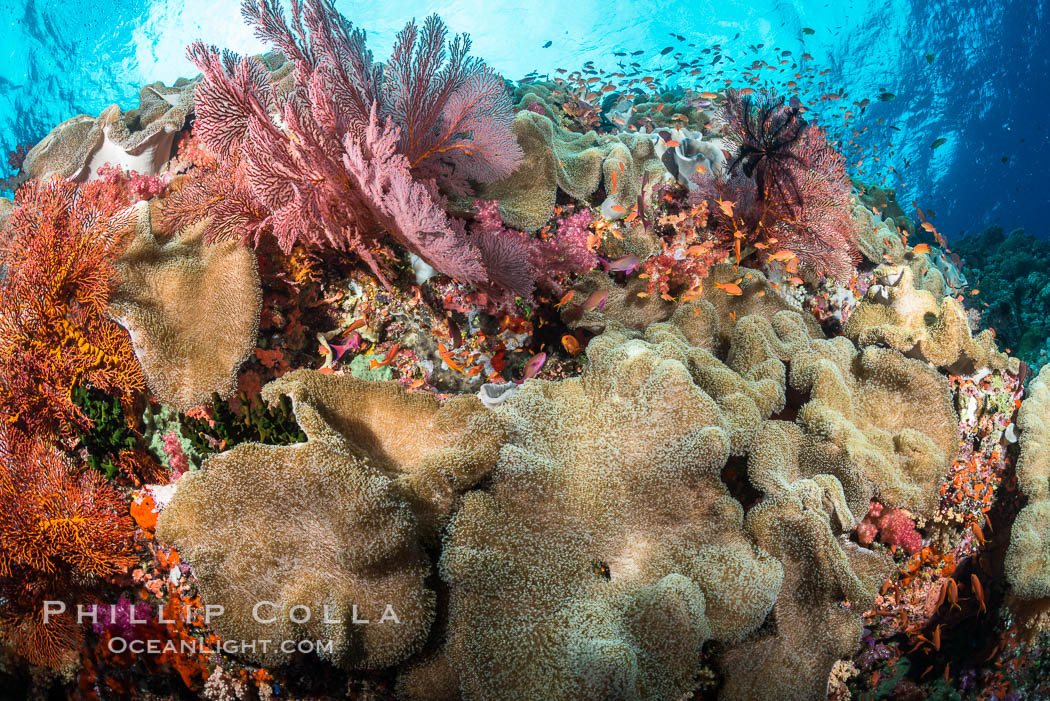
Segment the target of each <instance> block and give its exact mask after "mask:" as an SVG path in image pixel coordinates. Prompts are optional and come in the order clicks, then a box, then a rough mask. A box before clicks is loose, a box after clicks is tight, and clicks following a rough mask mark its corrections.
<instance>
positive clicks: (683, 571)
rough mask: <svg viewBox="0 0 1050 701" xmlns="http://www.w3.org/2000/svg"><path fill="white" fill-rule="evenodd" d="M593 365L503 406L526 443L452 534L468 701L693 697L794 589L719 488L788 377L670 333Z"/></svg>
mask: <svg viewBox="0 0 1050 701" xmlns="http://www.w3.org/2000/svg"><path fill="white" fill-rule="evenodd" d="M588 357H589V358H590V360H591V364H590V366H589V367H588V369H587V370H586V372H585V373H584V375H583V376H582V377H579V378H571V379H568V380H565V381H562V382H539V381H532V382H528V383H526V384H525V385H524V386H523V388H522V390H521V391H520V392H518V393H517V394H515V395H514V396H513V397H512V398H510V399H509V400H507V401H506V402H504V403H503V404H502V405H501V406H500V407H499V408H498V409H497V410H496V413H498V414H500V415H501V416H502V417H505V418H506V419H507V420H508V421H509V422H510V423H511V424H512V425H513V426H514V427H515V429H516V430H515V434H514V437H513V438H512V439H511V441H510V443H509V444H508V445H507V446H505V447H504V448H503V450H502V452H501V454H500V460H499V463H498V465H497V466H496V469H495V470H494V471H493V473H492V474H491V475H490V477H489V478H488V480H487V481H486V485H487V487H486V489H484V490H479V491H472V492H469V493H468V494H467V495H466V496H464V498H463V503H462V506H461V507H460V509H459V510H458V512H457V513H456V515H455V517H454V519H453V521H452V523H451V524H450V527H449V531H448V535H447V536H446V540H445V547H444V553H443V555H442V560H441V571H442V576H443V578H445V579H446V581H448V583H449V585H450V587H451V591H452V600H451V604H450V623H449V642H448V656H449V659H450V661H451V666H452V669H453V670H454V671H455V672H456V673H457V674H458V676H459V680H460V686H461V689H462V693H463V696H464V698H468V699H507V700H510V699H535V698H545V699H582V698H637V699H671V698H678V697H679V696H681V695H682V694H683V693H685V692H687V691H689V689H690V688H691V686H692V682H693V678H694V676H695V675H696V674H697V672H698V671H699V668H698V663H699V657H700V650H701V646H702V645H703V643H704V641H705V640H707V639H709V638H711V637H714V638H715V639H718V640H723V641H738V640H740V639H741V638H743V636H744V635H746V634H747V633H748V632H750V631H751V630H753V629H755V628H757V627H758V626H759V625H760V624H761V622H762V621H763V620H764V619H765V617H766V615H767V613H768V612H769V610H770V607H771V606H772V604H773V601H774V600H775V598H776V595H777V592H778V591H779V588H780V583H781V579H782V569H781V566H780V564H779V562H777V561H776V560H775V559H773V558H770V557H769V556H768V555H767V554H766V553H764V552H762V551H760V550H758V549H756V548H755V546H754V544H753V542H752V541H751V540H750V538H749V537H748V535H747V533H746V531H745V529H744V513H743V509H742V507H741V505H740V504H739V503H738V502H737V501H736V500H735V499H734V498H733V497H732V496H731V495H730V494H729V492H728V491H727V489H726V487H725V486H724V485H723V483H722V481H721V479H720V477H719V475H720V473H721V470H722V467H723V466H724V464H725V462H726V460H727V458H728V457H729V455H730V453H731V452H734V451H739V450H741V449H742V447H743V445H744V444H746V442H747V440H746V439H747V436H748V435H749V433H751V432H753V430H754V428H755V427H756V426H757V424H758V422H759V421H760V420H761V415H762V414H768V412H769V411H770V410H771V409H772V408H774V407H773V406H771V404H774V403H775V402H776V396H777V394H778V388H777V386H776V385H777V383H776V382H775V381H773V380H769V379H761V380H757V381H756V382H755V383H753V384H752V383H749V382H747V381H745V380H744V379H743V378H741V377H740V376H739V375H737V374H736V373H734V372H733V371H731V370H729V369H728V368H726V367H725V366H724V365H722V364H721V363H720V362H719V361H718V360H716V359H715V358H713V357H712V356H711V355H710V354H709V353H707V352H706V351H703V350H702V349H698V348H695V347H693V346H691V344H689V342H688V341H687V340H686V338H685V336H684V335H683V334H682V332H681V331H680V330H679V329H678V328H677V327H676V326H674V325H671V324H656V325H654V326H652V327H650V330H649V332H647V334H646V340H642V339H640V338H637V336H636V335H635V334H632V333H629V332H627V331H625V330H622V327H621V329H620V330H615V331H607V332H606V334H605V335H603V336H601V337H598V338H597V339H595V340H593V341H591V343H590V345H589V346H588ZM782 370H783V368H782V367H781V371H782ZM781 387H782V385H781ZM753 396H755V397H760V402H761V403H762V404H766V406H764V407H762V409H764V411H763V410H761V409H760V408H759V407H758V406H756V403H755V401H754V399H753V398H752V397H753Z"/></svg>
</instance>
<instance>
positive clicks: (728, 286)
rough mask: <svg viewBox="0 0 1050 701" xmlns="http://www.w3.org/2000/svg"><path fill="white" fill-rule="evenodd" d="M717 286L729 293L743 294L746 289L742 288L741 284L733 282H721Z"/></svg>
mask: <svg viewBox="0 0 1050 701" xmlns="http://www.w3.org/2000/svg"><path fill="white" fill-rule="evenodd" d="M715 287H716V288H717V289H719V290H722V291H723V292H725V293H726V294H727V295H734V296H736V295H742V294H744V291H743V290H741V289H740V286H739V285H736V284H733V283H732V282H720V283H718V284H717V285H715Z"/></svg>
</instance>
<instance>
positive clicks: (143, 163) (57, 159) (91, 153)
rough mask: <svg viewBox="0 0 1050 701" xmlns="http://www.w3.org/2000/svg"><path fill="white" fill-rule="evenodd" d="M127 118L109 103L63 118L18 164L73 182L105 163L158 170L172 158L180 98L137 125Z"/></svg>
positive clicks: (181, 112)
mask: <svg viewBox="0 0 1050 701" xmlns="http://www.w3.org/2000/svg"><path fill="white" fill-rule="evenodd" d="M154 109H155V108H154ZM151 116H153V115H152V114H151ZM129 121H133V120H129V119H128V115H126V114H125V113H123V112H121V110H120V107H118V106H117V105H110V106H109V107H107V108H106V109H105V110H103V111H102V114H100V115H99V116H98V117H89V116H87V115H79V116H77V117H73V118H72V119H67V120H66V121H64V122H62V123H61V124H59V125H58V126H57V127H55V128H54V129H52V130H51V133H50V134H48V135H47V136H45V137H44V139H43V141H41V142H40V143H38V144H37V145H36V146H34V147H33V148H32V149H30V151H29V153H28V154H27V155H26V160H25V164H24V165H23V168H24V170H25V172H26V173H29V174H30V175H32V176H33V177H44V178H46V177H48V176H49V175H52V174H55V175H58V176H59V177H62V178H67V179H69V180H75V181H77V182H87V181H90V180H94V179H96V178H97V177H98V169H99V167H100V166H102V165H105V164H106V163H111V164H113V165H114V166H118V167H120V168H121V169H124V170H134V171H137V172H139V173H143V174H146V175H155V174H157V173H159V172H160V171H161V169H162V168H163V167H164V164H165V163H167V162H168V159H169V158H171V152H172V144H173V142H174V139H175V134H176V133H177V132H178V131H179V130H180V129H182V126H183V123H184V122H185V121H186V108H185V107H184V106H182V105H181V103H180V105H175V106H170V109H168V110H167V111H166V112H165V113H164V114H163V115H162V116H160V117H156V116H153V121H151V122H150V123H149V125H148V126H145V127H143V128H141V129H139V130H137V131H136V130H133V129H132V128H131V126H129Z"/></svg>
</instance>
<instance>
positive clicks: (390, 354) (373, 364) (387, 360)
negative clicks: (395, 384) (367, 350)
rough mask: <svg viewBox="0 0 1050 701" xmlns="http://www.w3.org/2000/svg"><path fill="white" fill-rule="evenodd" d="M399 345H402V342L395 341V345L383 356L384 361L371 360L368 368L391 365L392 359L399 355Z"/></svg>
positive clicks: (373, 368)
mask: <svg viewBox="0 0 1050 701" xmlns="http://www.w3.org/2000/svg"><path fill="white" fill-rule="evenodd" d="M399 347H400V344H399V343H395V344H394V345H393V347H392V348H391V349H390V350H389V351H388V352H387V354H386V357H385V358H383V360H382V362H380V361H378V360H373V361H372V362H370V363H369V364H368V368H369V369H370V370H375V369H376V368H381V367H385V366H387V365H389V364H390V361H392V360H393V359H394V356H395V355H397V350H398V348H399Z"/></svg>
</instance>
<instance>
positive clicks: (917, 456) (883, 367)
mask: <svg viewBox="0 0 1050 701" xmlns="http://www.w3.org/2000/svg"><path fill="white" fill-rule="evenodd" d="M790 384H791V387H792V388H793V389H795V390H796V391H797V392H800V393H802V394H803V395H804V396H808V397H809V401H808V402H806V403H805V404H804V405H803V406H802V407H801V408H800V409H799V410H798V417H797V419H796V422H797V424H798V426H799V428H800V429H801V432H802V434H803V439H802V457H801V458H800V464H801V465H802V467H803V469H804V470H805V472H804V473H803V474H802V476H804V477H809V476H811V475H814V474H821V473H825V474H830V475H834V476H835V478H836V479H838V480H839V482H840V483H841V484H842V487H843V489H844V490H845V494H846V500H847V503H848V504H849V508H850V510H851V511H852V512H853V514H854V515H856V516H857V518H860V517H861V516H862V515H863V514H864V513H866V512H867V506H868V503H869V501H870V500H871V499H872V498H873V497H877V498H878V499H879V500H881V501H882V502H883V503H885V504H887V505H891V506H907V507H908V508H910V509H912V510H913V511H915V512H916V513H920V514H925V515H928V516H932V515H933V512H934V510H935V509H936V507H937V498H938V491H937V486H938V485H939V484H940V480H941V478H942V476H943V475H944V472H945V470H946V469H947V468H948V466H949V465H950V464H951V463H952V461H953V460H954V459H955V456H956V454H957V453H958V440H957V436H956V433H957V427H958V422H959V419H958V415H957V414H956V413H955V408H954V406H953V405H952V399H951V392H950V390H949V387H948V382H947V380H946V379H945V378H944V377H943V376H942V375H941V374H940V373H938V372H937V371H936V370H935V369H934V368H932V367H930V366H929V365H928V364H926V363H924V362H922V361H920V360H913V359H911V358H906V357H904V356H903V355H902V354H901V353H899V352H897V351H895V350H892V349H889V348H877V347H870V348H864V349H862V350H857V349H856V348H855V347H854V346H853V344H852V343H850V342H849V340H848V339H846V338H842V337H838V338H835V339H832V340H830V341H824V340H814V341H812V342H811V343H810V344H809V345H808V346H807V347H805V348H803V349H802V350H800V351H799V352H797V353H795V355H794V356H792V358H791V376H790ZM759 444H760V445H763V444H764V445H768V443H763V442H761V441H760V442H759Z"/></svg>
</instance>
